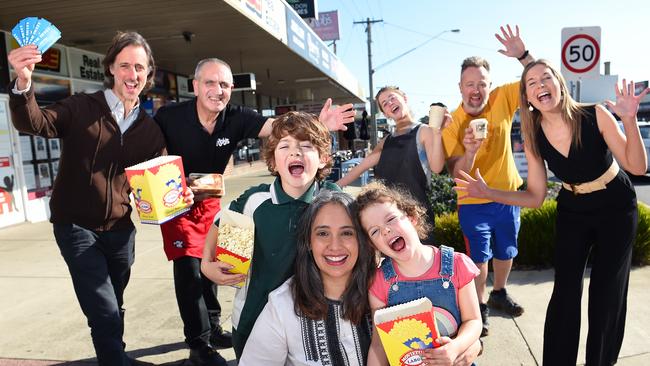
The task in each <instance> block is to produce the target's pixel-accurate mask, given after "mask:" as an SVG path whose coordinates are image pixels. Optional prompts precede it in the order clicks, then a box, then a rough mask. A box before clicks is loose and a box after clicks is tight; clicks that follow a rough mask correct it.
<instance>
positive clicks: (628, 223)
mask: <svg viewBox="0 0 650 366" xmlns="http://www.w3.org/2000/svg"><path fill="white" fill-rule="evenodd" d="M637 216H638V213H637V210H636V207H635V208H634V209H633V210H630V211H627V212H599V213H597V214H593V215H585V214H576V213H567V212H562V211H558V216H557V238H556V248H555V285H554V287H553V295H552V296H551V301H550V302H549V304H548V310H547V312H546V323H545V327H544V365H548V366H551V365H552V366H558V365H559V366H562V365H575V364H576V359H577V353H578V343H579V338H580V299H581V297H582V282H583V276H584V270H585V267H586V264H587V258H588V256H589V252H590V251H591V256H592V268H591V280H590V284H589V314H588V315H589V332H588V336H587V352H586V353H587V359H586V365H587V366H595V365H613V364H614V363H616V360H617V359H618V353H619V351H620V349H621V344H622V343H623V334H624V332H625V315H626V310H627V288H628V281H629V277H630V265H631V259H632V246H633V243H634V240H635V237H636V227H637Z"/></svg>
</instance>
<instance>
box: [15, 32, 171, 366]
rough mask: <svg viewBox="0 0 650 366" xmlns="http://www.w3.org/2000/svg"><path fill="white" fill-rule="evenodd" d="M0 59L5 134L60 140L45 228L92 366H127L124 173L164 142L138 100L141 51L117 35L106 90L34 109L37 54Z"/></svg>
mask: <svg viewBox="0 0 650 366" xmlns="http://www.w3.org/2000/svg"><path fill="white" fill-rule="evenodd" d="M8 58H9V63H10V64H11V66H12V67H13V69H14V70H15V71H16V74H17V78H16V80H14V81H13V82H12V83H11V84H10V86H9V89H10V90H11V93H10V102H9V106H10V109H11V116H12V121H13V124H14V126H15V127H16V129H18V130H19V131H21V132H25V133H29V134H33V135H38V136H43V137H48V138H50V137H56V138H60V139H61V140H62V142H63V143H62V147H63V150H62V153H61V163H60V166H59V173H58V175H57V177H56V180H55V182H54V187H53V191H52V198H51V200H50V210H51V213H52V214H51V218H50V221H51V222H52V224H53V226H54V236H55V238H56V242H57V245H58V246H59V249H60V251H61V255H62V256H63V259H64V260H65V262H66V264H67V265H68V269H69V271H70V276H71V277H72V283H73V285H74V289H75V293H76V295H77V299H78V301H79V304H80V306H81V309H82V310H83V312H84V314H85V315H86V318H87V319H88V325H89V326H90V329H91V336H92V340H93V344H94V346H95V352H96V354H97V361H98V364H99V365H110V366H124V365H130V364H131V360H130V359H129V358H128V357H127V355H126V353H125V352H124V346H125V344H124V343H123V341H122V336H123V333H124V309H122V303H123V294H124V289H125V287H126V285H127V283H128V281H129V275H130V268H131V265H132V264H133V260H134V239H135V227H134V225H133V222H132V221H131V218H130V216H131V205H130V201H129V192H130V188H129V184H128V182H127V179H126V175H125V174H124V168H125V167H127V166H130V165H133V164H136V163H139V162H142V161H145V160H148V159H151V158H154V157H156V156H159V155H161V154H165V140H164V137H163V135H162V133H161V131H160V129H159V128H158V126H157V125H156V123H155V122H154V121H153V119H152V118H151V117H149V116H148V115H147V114H146V113H145V111H144V109H143V108H140V105H139V100H138V97H139V95H140V93H141V92H142V91H143V90H144V89H145V88H147V87H150V86H151V85H152V84H153V75H154V71H155V65H154V60H153V56H152V53H151V49H150V47H149V45H148V44H147V41H146V40H145V39H144V38H143V37H142V36H141V35H139V34H138V33H135V32H128V33H121V32H120V33H118V34H117V35H116V36H115V38H113V42H112V44H111V45H110V47H109V49H108V51H107V52H106V57H105V58H104V61H103V64H104V73H105V74H106V81H105V84H106V86H107V89H106V90H104V91H100V92H96V93H94V94H77V95H73V96H71V97H69V98H66V99H63V100H61V101H59V102H58V103H55V104H53V105H50V106H47V107H45V108H42V109H41V108H39V107H38V105H37V103H36V100H35V98H34V90H33V88H32V71H33V70H34V65H35V64H36V63H38V62H40V61H41V54H40V52H39V51H38V50H37V48H36V46H34V45H27V46H23V47H20V48H17V49H14V50H13V51H11V52H10V53H9V57H8Z"/></svg>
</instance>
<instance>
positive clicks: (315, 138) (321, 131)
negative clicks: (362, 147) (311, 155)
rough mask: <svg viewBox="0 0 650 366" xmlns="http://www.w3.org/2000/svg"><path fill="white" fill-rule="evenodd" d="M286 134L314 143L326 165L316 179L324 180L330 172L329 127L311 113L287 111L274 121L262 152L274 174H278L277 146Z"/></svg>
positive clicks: (330, 137) (330, 144)
mask: <svg viewBox="0 0 650 366" xmlns="http://www.w3.org/2000/svg"><path fill="white" fill-rule="evenodd" d="M286 136H292V137H294V138H295V139H297V140H300V141H309V142H311V143H312V145H314V147H315V148H316V150H317V151H318V155H319V157H320V159H321V161H324V162H325V166H324V167H322V168H320V169H318V171H317V172H316V180H318V181H322V180H323V179H325V178H326V177H327V176H328V175H329V174H330V170H331V169H332V157H331V156H330V152H331V146H332V136H330V133H329V131H328V130H327V127H325V125H323V124H322V123H320V121H318V119H317V118H316V116H314V115H313V114H311V113H305V112H287V113H285V114H283V115H281V116H280V117H278V118H277V119H276V120H275V121H273V129H272V131H271V135H270V136H269V138H268V141H267V142H266V143H265V144H264V148H263V152H262V154H263V156H264V160H266V165H267V166H268V168H269V171H270V172H271V174H272V175H276V176H277V175H278V172H277V171H276V170H275V148H276V147H277V146H278V144H279V143H280V140H281V139H282V138H283V137H286Z"/></svg>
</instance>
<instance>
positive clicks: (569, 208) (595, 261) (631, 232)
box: [456, 60, 650, 365]
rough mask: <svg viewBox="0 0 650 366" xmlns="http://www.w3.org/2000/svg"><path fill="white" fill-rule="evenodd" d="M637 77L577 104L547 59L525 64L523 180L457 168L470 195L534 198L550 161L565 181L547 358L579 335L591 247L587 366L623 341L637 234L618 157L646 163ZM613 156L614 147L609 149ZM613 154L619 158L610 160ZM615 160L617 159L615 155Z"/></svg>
mask: <svg viewBox="0 0 650 366" xmlns="http://www.w3.org/2000/svg"><path fill="white" fill-rule="evenodd" d="M648 91H650V89H646V90H644V91H643V92H641V93H640V94H639V95H638V96H635V95H634V83H633V82H630V83H629V84H628V83H626V81H625V79H623V84H622V88H621V89H619V88H618V85H617V86H616V103H613V102H610V101H607V102H606V104H607V106H608V107H609V109H610V110H611V111H612V112H614V113H615V114H616V115H617V116H618V117H619V118H620V119H621V120H622V121H623V126H624V129H625V133H623V132H621V131H620V130H619V128H618V126H617V125H616V120H615V119H614V117H613V116H612V114H611V113H610V112H608V111H607V109H605V108H604V107H603V106H601V105H581V104H578V103H577V102H576V101H574V100H573V99H572V98H571V96H570V95H569V92H568V89H567V87H566V84H565V81H564V79H563V78H562V76H561V75H560V74H559V73H558V72H557V70H555V69H554V68H553V67H552V66H550V65H549V63H548V62H547V61H545V60H537V61H535V62H531V63H530V64H528V65H527V66H526V68H525V70H524V72H523V74H522V77H521V105H522V106H528V108H525V107H524V108H522V110H521V124H522V131H523V134H524V138H525V142H524V143H525V151H526V159H527V161H528V188H527V190H526V191H520V192H504V191H498V190H495V189H491V188H489V187H487V185H486V184H485V182H484V181H483V179H482V178H481V175H480V172H478V170H477V172H476V179H474V178H473V177H471V176H469V175H468V174H466V173H463V176H464V177H465V180H462V179H457V180H456V181H457V183H458V187H456V189H457V190H458V191H463V192H467V193H468V194H469V195H470V196H473V197H484V198H488V199H491V200H494V201H498V202H502V203H506V204H511V205H521V206H527V207H539V206H540V205H541V204H542V202H543V201H544V198H545V196H546V169H545V167H544V161H546V163H547V164H548V168H549V169H550V170H551V171H552V172H553V173H554V174H555V175H556V176H557V177H558V178H559V179H561V180H562V182H563V184H562V186H563V188H562V190H561V191H560V193H559V196H558V199H557V202H558V203H557V223H556V243H555V248H556V250H555V284H554V287H553V294H552V296H551V300H550V302H549V305H548V310H547V313H546V323H545V327H544V365H575V364H576V358H577V353H578V342H579V337H580V299H581V296H582V281H583V276H584V269H585V266H586V263H587V258H588V256H589V253H590V252H591V256H592V269H591V276H590V277H591V280H590V281H591V282H590V285H589V334H588V337H587V352H586V354H587V357H586V358H587V359H586V364H587V365H612V364H614V363H616V360H617V358H618V353H619V351H620V348H621V343H622V342H623V334H624V330H625V314H626V306H627V288H628V280H629V273H630V261H631V257H632V244H633V242H634V238H635V236H636V226H637V207H636V193H635V191H634V186H633V185H632V183H631V182H630V179H629V177H628V176H627V174H626V173H625V172H624V171H623V169H619V167H618V164H620V165H621V166H622V167H623V168H624V169H625V170H627V171H628V172H630V173H632V174H644V173H645V172H646V166H647V157H646V153H645V148H644V146H643V140H642V139H641V135H640V132H639V128H638V126H637V121H636V114H637V111H638V108H639V103H640V101H641V99H643V97H644V96H645V95H646V94H647V93H648ZM612 155H613V156H612ZM614 158H616V159H615V160H614ZM617 161H618V164H617V163H616V162H617Z"/></svg>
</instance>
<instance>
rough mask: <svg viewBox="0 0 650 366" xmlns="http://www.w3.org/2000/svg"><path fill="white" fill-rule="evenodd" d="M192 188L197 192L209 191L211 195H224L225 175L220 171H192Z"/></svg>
mask: <svg viewBox="0 0 650 366" xmlns="http://www.w3.org/2000/svg"><path fill="white" fill-rule="evenodd" d="M190 182H191V183H190V188H191V189H192V191H193V192H194V193H195V194H199V193H207V194H208V195H210V196H211V197H222V196H223V195H224V194H225V193H226V187H225V185H224V184H223V175H221V174H218V173H190Z"/></svg>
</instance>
